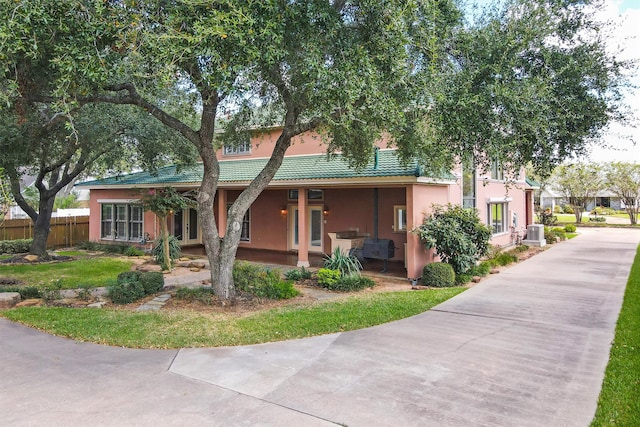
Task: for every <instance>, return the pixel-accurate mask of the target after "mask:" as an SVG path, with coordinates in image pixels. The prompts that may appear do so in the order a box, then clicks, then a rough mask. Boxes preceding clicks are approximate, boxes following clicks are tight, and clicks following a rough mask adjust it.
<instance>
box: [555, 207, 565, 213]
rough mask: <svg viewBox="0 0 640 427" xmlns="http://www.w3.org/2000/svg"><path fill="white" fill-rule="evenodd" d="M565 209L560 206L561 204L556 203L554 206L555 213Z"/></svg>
mask: <svg viewBox="0 0 640 427" xmlns="http://www.w3.org/2000/svg"><path fill="white" fill-rule="evenodd" d="M562 211H563V209H562V207H560V205H555V206H554V207H553V213H562Z"/></svg>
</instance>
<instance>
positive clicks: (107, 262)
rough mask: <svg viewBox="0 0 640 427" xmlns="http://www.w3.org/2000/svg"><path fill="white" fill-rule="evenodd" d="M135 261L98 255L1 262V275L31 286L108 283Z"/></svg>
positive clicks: (95, 285)
mask: <svg viewBox="0 0 640 427" xmlns="http://www.w3.org/2000/svg"><path fill="white" fill-rule="evenodd" d="M132 265H133V262H132V261H130V260H126V259H120V258H113V257H94V258H85V259H79V260H75V261H67V262H55V263H44V264H10V265H0V276H4V277H13V278H16V279H19V280H21V281H23V282H24V283H25V284H26V285H30V286H47V285H49V284H52V283H53V282H55V281H59V284H60V285H61V286H62V289H73V288H78V287H81V286H86V287H97V286H104V285H105V282H107V281H108V280H109V279H115V278H116V277H117V276H118V274H119V273H121V272H123V271H128V270H130V269H131V266H132Z"/></svg>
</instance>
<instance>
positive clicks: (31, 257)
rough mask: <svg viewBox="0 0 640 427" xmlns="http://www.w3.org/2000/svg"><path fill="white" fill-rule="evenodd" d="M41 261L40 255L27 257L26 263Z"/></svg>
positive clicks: (25, 258)
mask: <svg viewBox="0 0 640 427" xmlns="http://www.w3.org/2000/svg"><path fill="white" fill-rule="evenodd" d="M39 259H40V257H39V256H38V255H31V254H29V255H25V257H24V260H25V261H29V262H36V261H38V260H39Z"/></svg>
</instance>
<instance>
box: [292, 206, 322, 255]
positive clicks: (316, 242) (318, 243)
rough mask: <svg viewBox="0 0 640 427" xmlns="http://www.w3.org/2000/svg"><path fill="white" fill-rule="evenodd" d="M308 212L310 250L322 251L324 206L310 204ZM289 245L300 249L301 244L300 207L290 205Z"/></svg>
mask: <svg viewBox="0 0 640 427" xmlns="http://www.w3.org/2000/svg"><path fill="white" fill-rule="evenodd" d="M307 209H308V212H307V230H308V233H309V235H308V241H309V248H308V249H309V252H322V250H323V248H322V235H323V233H322V229H323V220H322V207H321V206H309V207H308V208H307ZM289 218H290V219H289V247H290V248H291V249H298V248H299V247H300V246H299V241H300V240H299V236H300V234H299V230H298V207H297V206H291V207H289Z"/></svg>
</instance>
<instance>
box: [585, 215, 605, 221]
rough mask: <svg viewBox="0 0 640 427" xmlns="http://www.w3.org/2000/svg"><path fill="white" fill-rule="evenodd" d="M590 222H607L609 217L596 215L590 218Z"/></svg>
mask: <svg viewBox="0 0 640 427" xmlns="http://www.w3.org/2000/svg"><path fill="white" fill-rule="evenodd" d="M589 222H607V219H606V218H605V217H603V216H594V217H591V218H589Z"/></svg>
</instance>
